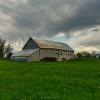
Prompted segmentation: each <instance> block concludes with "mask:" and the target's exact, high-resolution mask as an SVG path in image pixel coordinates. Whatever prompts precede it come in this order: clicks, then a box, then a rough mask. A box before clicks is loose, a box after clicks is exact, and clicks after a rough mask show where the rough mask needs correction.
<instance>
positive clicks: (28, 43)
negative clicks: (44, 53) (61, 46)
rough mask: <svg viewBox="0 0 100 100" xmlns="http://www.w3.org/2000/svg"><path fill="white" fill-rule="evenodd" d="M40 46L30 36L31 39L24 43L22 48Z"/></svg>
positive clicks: (36, 47)
mask: <svg viewBox="0 0 100 100" xmlns="http://www.w3.org/2000/svg"><path fill="white" fill-rule="evenodd" d="M38 48H39V46H38V45H37V43H36V42H35V41H34V40H33V39H32V38H31V37H30V39H29V40H28V41H27V43H26V44H25V45H24V47H23V48H22V50H28V49H38Z"/></svg>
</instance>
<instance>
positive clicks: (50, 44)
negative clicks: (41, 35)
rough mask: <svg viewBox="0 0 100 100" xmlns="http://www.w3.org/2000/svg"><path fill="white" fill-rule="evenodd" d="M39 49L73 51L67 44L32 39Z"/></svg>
mask: <svg viewBox="0 0 100 100" xmlns="http://www.w3.org/2000/svg"><path fill="white" fill-rule="evenodd" d="M32 39H33V40H34V41H35V42H36V44H37V45H38V46H39V48H52V49H61V50H68V51H74V50H73V49H72V48H71V47H70V46H69V45H68V44H66V43H62V42H55V41H50V40H42V39H36V38H35V39H34V38H32Z"/></svg>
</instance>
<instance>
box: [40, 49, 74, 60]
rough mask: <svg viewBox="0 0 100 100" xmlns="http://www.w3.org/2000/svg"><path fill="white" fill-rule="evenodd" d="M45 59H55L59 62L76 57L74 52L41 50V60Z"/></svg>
mask: <svg viewBox="0 0 100 100" xmlns="http://www.w3.org/2000/svg"><path fill="white" fill-rule="evenodd" d="M45 57H54V58H57V59H58V61H62V60H68V59H71V58H73V57H74V52H71V51H64V50H57V49H40V59H43V58H45Z"/></svg>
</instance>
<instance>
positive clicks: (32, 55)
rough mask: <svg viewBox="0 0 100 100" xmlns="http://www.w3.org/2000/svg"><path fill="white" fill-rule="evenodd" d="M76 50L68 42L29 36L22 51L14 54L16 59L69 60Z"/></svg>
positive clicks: (13, 58) (29, 60)
mask: <svg viewBox="0 0 100 100" xmlns="http://www.w3.org/2000/svg"><path fill="white" fill-rule="evenodd" d="M72 58H74V50H73V49H72V48H71V47H70V46H69V45H68V44H66V43H62V42H54V41H49V40H41V39H33V38H32V37H30V38H29V40H28V41H27V43H26V44H25V45H24V47H23V48H22V51H20V52H18V53H16V54H14V55H12V60H16V61H28V62H31V61H41V60H56V61H62V60H69V59H72Z"/></svg>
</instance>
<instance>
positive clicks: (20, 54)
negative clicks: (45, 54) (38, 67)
mask: <svg viewBox="0 0 100 100" xmlns="http://www.w3.org/2000/svg"><path fill="white" fill-rule="evenodd" d="M37 50H38V49H29V50H22V51H19V52H18V53H15V54H13V57H15V56H16V57H28V56H30V55H31V54H33V53H34V52H35V51H37Z"/></svg>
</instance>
